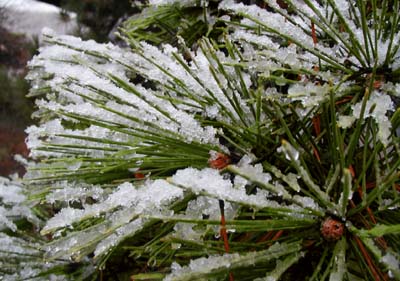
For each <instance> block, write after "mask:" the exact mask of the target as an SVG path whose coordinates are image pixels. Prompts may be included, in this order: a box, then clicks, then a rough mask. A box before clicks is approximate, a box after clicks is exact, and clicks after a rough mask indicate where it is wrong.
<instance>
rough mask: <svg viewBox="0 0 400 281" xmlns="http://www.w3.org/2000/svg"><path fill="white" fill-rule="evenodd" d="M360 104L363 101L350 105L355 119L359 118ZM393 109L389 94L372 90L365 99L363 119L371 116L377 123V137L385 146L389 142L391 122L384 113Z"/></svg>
mask: <svg viewBox="0 0 400 281" xmlns="http://www.w3.org/2000/svg"><path fill="white" fill-rule="evenodd" d="M362 104H363V101H361V102H359V103H357V104H355V105H353V106H352V109H353V116H354V117H355V118H357V119H358V118H360V114H361V108H362ZM393 110H394V105H393V102H392V100H391V98H390V96H388V95H385V94H383V93H380V92H377V91H374V92H372V94H371V97H370V98H369V100H368V101H367V104H366V107H365V112H364V115H363V119H367V118H369V117H372V118H373V119H374V120H375V122H376V123H377V124H378V127H379V130H378V138H379V140H380V141H381V142H382V144H383V145H385V146H386V145H388V144H389V136H390V130H391V128H392V124H391V122H390V120H389V118H388V117H387V115H386V114H387V112H388V111H393Z"/></svg>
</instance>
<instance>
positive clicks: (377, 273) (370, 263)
mask: <svg viewBox="0 0 400 281" xmlns="http://www.w3.org/2000/svg"><path fill="white" fill-rule="evenodd" d="M354 240H355V241H356V243H357V246H358V248H359V249H360V251H361V253H362V255H363V257H364V259H365V261H366V262H367V264H368V267H369V269H370V270H371V273H372V275H373V276H374V279H375V280H376V281H380V280H387V278H386V277H385V276H384V275H383V274H382V272H380V271H379V269H378V268H377V267H376V265H375V263H374V261H373V260H372V258H371V256H370V255H369V253H368V251H367V249H366V248H365V247H364V244H363V243H362V241H361V239H360V238H358V237H357V236H354Z"/></svg>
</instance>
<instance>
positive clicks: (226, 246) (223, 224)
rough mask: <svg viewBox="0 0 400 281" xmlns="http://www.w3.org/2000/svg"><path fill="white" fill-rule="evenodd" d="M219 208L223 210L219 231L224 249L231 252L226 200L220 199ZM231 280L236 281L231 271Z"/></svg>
mask: <svg viewBox="0 0 400 281" xmlns="http://www.w3.org/2000/svg"><path fill="white" fill-rule="evenodd" d="M219 209H220V212H221V229H220V231H219V233H220V235H221V237H222V240H223V241H224V249H225V252H226V253H229V250H230V249H229V242H228V234H227V233H226V221H225V203H224V200H219ZM229 281H234V278H233V274H232V272H229Z"/></svg>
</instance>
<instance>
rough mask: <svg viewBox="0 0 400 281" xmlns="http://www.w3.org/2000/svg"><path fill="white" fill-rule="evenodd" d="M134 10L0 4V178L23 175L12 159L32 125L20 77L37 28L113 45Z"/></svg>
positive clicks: (120, 5)
mask: <svg viewBox="0 0 400 281" xmlns="http://www.w3.org/2000/svg"><path fill="white" fill-rule="evenodd" d="M135 2H136V3H140V2H141V1H135ZM134 6H135V5H132V4H131V2H130V0H54V1H51V0H46V1H37V0H0V176H8V175H11V174H14V173H18V174H19V175H20V176H22V175H23V174H24V172H25V171H24V167H23V166H22V165H20V164H19V163H18V162H17V161H15V159H14V155H15V154H20V155H22V156H23V157H27V156H28V154H29V152H28V150H27V148H26V146H25V137H26V135H25V132H24V130H25V128H26V127H27V126H29V125H31V124H34V122H35V121H34V120H32V119H31V114H32V112H33V111H34V101H33V100H32V99H29V98H27V97H26V95H27V94H28V91H29V85H28V83H27V82H26V81H25V79H24V78H25V75H26V73H27V62H28V61H29V60H30V59H31V58H32V56H34V55H35V54H36V52H37V50H38V47H39V40H40V39H39V37H40V32H41V30H42V28H43V27H45V26H47V27H50V28H51V29H53V30H54V31H55V32H56V33H58V34H72V35H77V36H80V37H83V38H84V39H94V40H96V41H97V42H106V41H116V40H117V38H116V37H115V35H114V33H115V31H116V30H117V26H118V24H119V23H120V22H121V21H122V20H123V19H125V18H126V17H127V16H128V15H131V14H133V13H135V12H137V11H138V9H137V8H135V7H134ZM117 43H118V42H117Z"/></svg>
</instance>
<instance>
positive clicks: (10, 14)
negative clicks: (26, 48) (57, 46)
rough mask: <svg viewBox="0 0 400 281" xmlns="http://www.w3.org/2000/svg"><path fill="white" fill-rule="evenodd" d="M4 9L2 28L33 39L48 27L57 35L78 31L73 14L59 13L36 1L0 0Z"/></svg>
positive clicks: (49, 6) (55, 9) (0, 5)
mask: <svg viewBox="0 0 400 281" xmlns="http://www.w3.org/2000/svg"><path fill="white" fill-rule="evenodd" d="M0 7H2V8H4V9H5V14H6V20H5V23H4V27H5V28H7V29H8V30H9V31H11V32H14V33H23V34H26V35H27V36H28V37H31V38H34V37H36V36H39V35H40V34H41V31H42V29H43V28H44V27H49V28H51V29H53V30H54V32H55V33H57V34H73V33H74V32H76V31H77V30H78V24H77V20H76V18H77V16H76V14H75V13H72V12H68V13H63V14H62V13H61V9H60V8H58V7H56V6H54V5H51V4H47V3H43V2H39V1H36V0H0Z"/></svg>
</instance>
